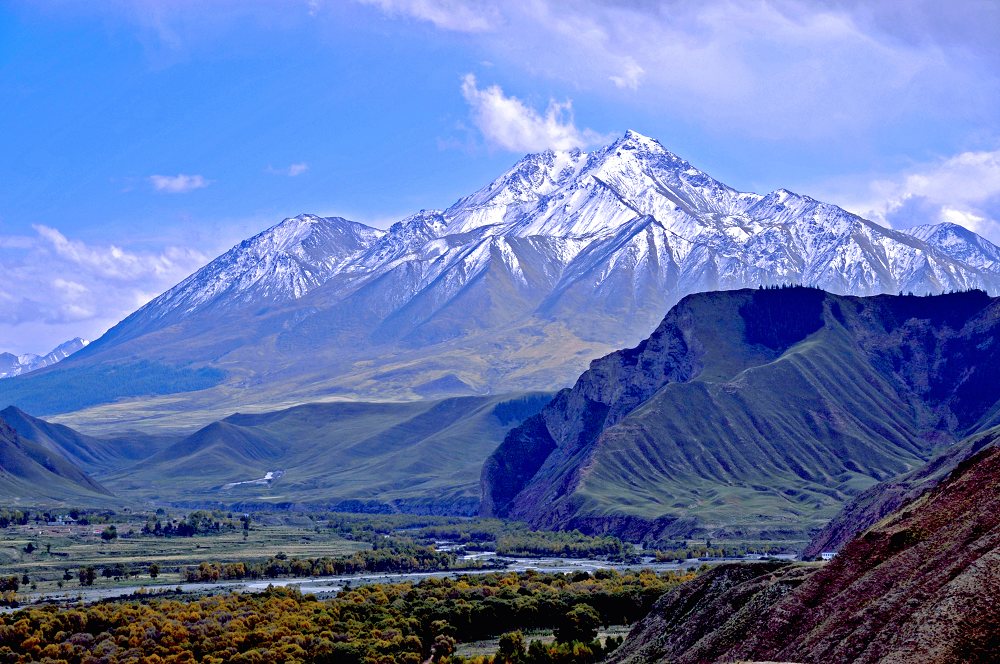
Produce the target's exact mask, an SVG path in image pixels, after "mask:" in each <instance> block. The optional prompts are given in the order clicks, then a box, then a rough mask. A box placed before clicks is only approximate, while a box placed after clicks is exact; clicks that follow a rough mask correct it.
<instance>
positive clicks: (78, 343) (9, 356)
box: [0, 337, 90, 378]
mask: <svg viewBox="0 0 1000 664" xmlns="http://www.w3.org/2000/svg"><path fill="white" fill-rule="evenodd" d="M88 343H90V342H89V341H87V340H86V339H81V338H80V337H76V338H74V339H70V340H69V341H67V342H65V343H61V344H59V345H58V346H56V347H55V348H54V349H52V350H51V351H50V352H48V353H46V354H45V355H35V354H33V353H25V354H23V355H14V354H13V353H0V378H12V377H14V376H20V375H21V374H26V373H28V372H29V371H35V370H37V369H42V368H44V367H47V366H50V365H53V364H55V363H56V362H59V361H61V360H65V359H66V358H67V357H69V356H70V355H72V354H73V353H75V352H76V351H78V350H80V349H81V348H83V347H84V346H86V345H87V344H88Z"/></svg>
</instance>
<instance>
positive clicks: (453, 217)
mask: <svg viewBox="0 0 1000 664" xmlns="http://www.w3.org/2000/svg"><path fill="white" fill-rule="evenodd" d="M998 258H1000V248H997V247H996V246H994V245H992V244H990V243H989V242H987V241H986V240H984V239H983V238H981V237H979V236H977V235H975V234H974V233H971V232H970V231H967V230H965V229H962V228H960V227H953V226H950V225H942V226H933V227H922V228H917V229H913V230H911V231H907V232H904V231H897V230H892V229H888V228H884V227H882V226H879V225H878V224H875V223H873V222H871V221H868V220H866V219H862V218H860V217H858V216H856V215H853V214H850V213H848V212H846V211H845V210H843V209H841V208H839V207H837V206H835V205H830V204H827V203H823V202H820V201H817V200H814V199H812V198H809V197H807V196H802V195H799V194H796V193H793V192H790V191H787V190H784V189H780V190H778V191H774V192H771V193H769V194H766V195H761V194H754V193H745V192H739V191H736V190H735V189H732V188H731V187H728V186H726V185H725V184H723V183H721V182H719V181H717V180H715V179H713V178H712V177H711V176H709V175H707V174H706V173H704V172H702V171H700V170H698V169H697V168H695V167H694V166H692V165H691V164H690V163H689V162H687V161H685V160H684V159H682V158H680V157H678V156H676V155H674V154H672V153H670V152H669V151H668V150H666V149H665V148H664V147H663V146H662V145H660V143H659V142H657V141H656V140H654V139H651V138H648V137H646V136H642V135H641V134H638V133H636V132H633V131H629V132H627V133H626V134H625V135H624V136H622V137H621V138H619V139H618V140H616V141H615V142H613V143H612V144H610V145H608V146H605V147H603V148H600V149H597V150H594V151H592V152H583V151H580V150H570V151H558V152H553V151H546V152H542V153H538V154H530V155H527V156H525V157H524V158H523V159H521V160H520V161H518V162H517V163H516V164H515V165H514V166H513V167H512V168H511V169H510V170H508V171H507V172H506V173H504V174H502V175H501V176H500V177H499V178H497V179H496V180H494V181H493V182H491V183H489V184H488V185H487V186H485V187H483V188H482V189H480V190H479V191H477V192H474V193H472V194H471V195H469V196H466V197H465V198H462V199H460V200H459V201H457V202H456V203H455V204H454V205H452V206H451V207H449V208H448V209H446V210H421V211H420V212H418V213H416V214H414V215H412V216H410V217H408V218H406V219H403V220H401V221H400V222H398V223H396V224H394V225H392V226H391V227H390V228H389V229H388V230H386V231H382V230H377V229H374V228H369V227H367V226H364V225H362V224H357V223H354V222H350V221H347V220H344V219H339V218H322V217H316V216H312V215H301V216H299V217H294V218H291V219H286V220H285V221H283V222H281V223H279V224H277V225H276V226H274V227H272V228H270V229H268V230H266V231H264V232H262V233H260V234H259V235H257V236H255V237H253V238H251V239H249V240H246V241H244V242H242V243H240V244H239V245H237V246H236V247H234V248H233V249H231V250H230V251H228V252H227V253H225V254H224V255H222V256H220V257H219V258H217V259H216V260H214V261H212V262H211V263H209V264H208V265H206V266H205V267H204V268H202V269H201V270H199V271H198V272H196V273H195V274H193V275H191V276H190V277H189V278H187V279H186V280H184V281H183V282H181V283H180V284H178V285H177V286H176V287H174V288H172V289H171V290H169V291H167V292H166V293H164V294H163V295H161V296H160V297H158V298H156V299H154V300H153V301H151V302H150V303H149V304H147V305H146V306H144V307H143V308H141V309H140V310H138V311H137V312H135V313H134V314H132V315H131V316H129V317H128V318H126V319H125V320H124V321H122V322H121V323H120V324H119V325H117V326H116V327H115V328H113V329H112V330H111V331H109V332H108V333H107V334H106V335H105V336H104V337H102V338H101V339H99V340H98V341H97V342H95V343H94V344H92V345H91V346H90V347H88V348H87V349H86V351H85V352H83V353H81V354H79V355H77V356H76V357H74V358H73V360H72V361H71V362H70V363H68V364H65V363H64V365H63V366H62V367H61V370H62V371H67V370H70V369H71V368H73V369H76V368H79V369H83V368H84V367H92V368H93V367H98V366H99V367H103V369H102V370H103V371H115V372H118V373H116V374H115V375H116V376H118V375H119V374H121V372H122V371H124V372H125V373H128V372H129V371H133V370H132V369H127V370H126V369H122V368H121V367H122V365H123V363H132V364H135V366H140V365H141V366H142V371H143V376H144V379H143V380H144V383H143V384H144V385H148V387H143V388H142V389H143V390H146V391H147V392H148V391H152V392H154V393H156V392H161V393H168V392H178V391H179V390H181V389H188V390H191V389H196V388H197V389H198V390H200V391H199V392H198V393H197V394H192V395H191V397H190V398H191V399H193V400H195V401H197V403H198V404H199V405H201V404H209V403H211V404H219V405H220V408H222V407H223V405H224V406H225V408H229V409H231V408H233V407H236V406H239V405H240V404H241V403H243V400H244V399H246V398H248V397H247V396H244V395H245V393H244V392H242V391H239V390H236V391H234V390H232V389H231V388H233V387H238V386H247V385H253V386H254V395H253V398H254V403H256V404H261V403H269V402H270V403H277V402H282V403H288V402H289V400H291V401H302V400H311V399H316V398H323V397H330V396H337V397H342V398H393V399H412V398H418V397H426V396H435V397H437V396H448V395H454V394H462V393H465V394H468V393H486V392H499V391H512V390H522V389H525V390H527V389H551V388H553V387H557V386H561V385H566V384H569V383H570V382H571V381H572V380H573V379H574V378H575V376H576V375H578V374H579V373H580V372H581V371H582V370H583V369H584V368H585V367H586V364H587V362H588V361H589V360H590V359H591V358H593V357H597V356H600V355H603V354H605V353H607V352H610V351H611V350H613V349H615V348H620V347H625V346H630V345H634V344H635V343H637V342H638V341H639V340H641V339H643V338H645V337H646V336H647V335H648V334H649V332H650V331H651V330H652V329H653V328H654V327H655V326H656V324H657V323H658V322H659V320H660V319H661V318H662V317H663V315H664V313H665V312H666V311H667V310H668V309H669V308H670V307H671V306H673V305H674V304H676V303H677V302H678V301H679V300H680V299H681V298H682V297H684V296H685V295H688V294H690V293H694V292H699V291H708V290H726V289H735V288H743V287H748V286H749V287H757V286H759V285H770V284H781V283H804V284H808V285H813V286H817V287H820V288H823V289H825V290H828V291H831V292H834V293H841V294H851V295H872V294H878V293H897V292H900V291H904V292H909V291H912V292H914V293H917V294H923V293H939V292H943V291H950V290H962V289H968V288H981V289H983V290H986V291H987V292H989V293H991V294H998V293H1000V260H998ZM205 369H211V370H212V373H204V371H203V370H205ZM136 370H138V369H136ZM151 371H152V373H151ZM192 371H201V373H198V374H197V375H196V376H195V375H193V374H190V372H192ZM178 372H180V373H178ZM185 372H187V373H185ZM58 373H59V372H58V371H57V370H56V369H50V370H48V371H46V372H43V373H42V374H39V375H36V378H35V380H36V381H42V382H39V383H37V385H38V387H36V388H29V386H28V383H27V381H23V382H18V381H15V382H14V383H11V384H10V385H9V386H7V385H4V386H3V388H4V389H0V402H8V403H9V402H15V401H18V400H20V401H21V402H22V403H21V404H20V405H22V406H26V407H30V406H32V405H34V406H36V407H35V411H36V412H40V413H45V412H49V413H51V412H57V411H60V410H63V411H65V410H69V409H75V408H77V407H78V406H79V405H80V404H79V403H78V402H77V403H74V404H73V405H72V406H70V405H68V404H66V403H60V400H59V398H58V393H59V383H60V379H58V378H57V377H56V376H57V374H58ZM160 373H162V374H163V375H164V376H167V378H164V380H162V381H160V382H161V383H162V385H159V384H154V383H156V381H152V380H151V379H149V378H148V377H149V376H150V375H159V374H160ZM101 382H102V384H103V383H107V382H109V381H101ZM115 382H119V383H121V382H123V379H121V378H116V379H115ZM124 382H126V383H128V384H130V385H133V386H134V385H135V384H136V383H135V381H131V382H129V381H124ZM43 383H44V384H45V386H46V389H45V390H44V391H43V390H42V389H41V386H42V384H43ZM216 383H219V385H217V386H215V387H213V386H212V385H215V384H216ZM203 388H207V391H205V389H203ZM109 389H111V388H110V387H105V388H102V389H99V390H97V391H96V392H94V393H93V394H92V395H90V396H89V397H88V398H90V399H91V400H93V402H94V403H98V402H101V401H106V400H110V399H113V398H117V397H122V396H138V395H139V393H140V391H139V388H134V389H132V392H131V393H122V392H121V391H120V390H119V391H118V393H116V394H111V393H109ZM111 391H112V392H113V391H114V390H111ZM53 394H54V395H55V396H51V395H53ZM33 395H34V396H33ZM45 395H50V396H45ZM171 403H173V404H184V407H187V408H190V407H191V405H192V403H191V402H188V403H185V402H184V400H178V399H171ZM0 405H2V403H0ZM178 407H179V406H178Z"/></svg>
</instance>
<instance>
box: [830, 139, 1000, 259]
mask: <svg viewBox="0 0 1000 664" xmlns="http://www.w3.org/2000/svg"><path fill="white" fill-rule="evenodd" d="M859 189H860V191H861V192H862V193H861V194H860V195H859V196H858V197H856V198H855V200H853V201H850V202H847V203H842V204H843V205H844V207H845V208H847V209H849V210H851V211H852V212H855V213H856V214H859V215H861V216H863V217H867V218H869V219H873V220H875V221H878V222H880V223H883V224H886V225H889V226H892V227H894V228H910V227H912V226H918V225H921V224H937V223H942V222H950V223H955V224H959V225H961V226H965V227H966V228H968V229H969V230H972V231H975V232H976V233H979V234H980V235H983V236H984V237H986V238H987V239H990V240H991V241H993V242H1000V150H995V151H980V152H963V153H961V154H957V155H954V156H952V157H948V158H944V159H940V160H938V161H935V162H932V163H928V164H922V165H920V166H916V167H913V168H911V169H908V170H907V171H906V172H903V173H899V174H897V175H895V176H893V177H883V178H878V179H876V180H874V181H873V182H871V183H870V184H868V185H867V187H864V186H862V187H859Z"/></svg>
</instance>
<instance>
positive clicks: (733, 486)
mask: <svg viewBox="0 0 1000 664" xmlns="http://www.w3.org/2000/svg"><path fill="white" fill-rule="evenodd" d="M998 331H1000V300H995V299H992V298H990V297H989V296H987V295H986V294H985V293H982V292H979V291H971V292H964V293H956V294H950V295H942V296H934V297H913V296H876V297H866V298H863V297H845V296H837V295H832V294H829V293H826V292H824V291H821V290H817V289H810V288H781V289H758V290H742V291H730V292H715V293H702V294H698V295H693V296H689V297H687V298H685V299H684V300H683V301H681V302H680V303H679V304H678V305H677V306H675V307H674V308H673V309H671V311H670V312H669V313H668V315H667V316H666V318H664V320H663V322H662V323H661V324H660V325H659V327H658V328H657V329H656V331H655V332H654V333H653V334H652V335H651V336H650V337H649V338H648V339H647V340H645V341H643V342H642V343H641V344H640V345H639V346H637V347H635V348H631V349H627V350H622V351H619V352H616V353H612V354H611V355H608V356H606V357H604V358H601V359H599V360H596V361H594V362H593V363H592V364H591V367H590V369H589V370H588V371H587V372H586V373H584V374H583V375H582V376H581V377H580V378H579V379H578V380H577V382H576V384H575V386H574V387H573V388H572V389H567V390H563V391H562V392H560V393H559V394H558V395H557V396H556V397H555V398H554V399H553V401H552V402H551V403H550V404H549V405H548V406H546V408H545V409H544V410H543V411H542V412H541V413H540V414H539V415H537V416H536V417H534V418H531V419H529V420H527V421H526V422H525V423H524V424H523V425H521V426H520V427H518V428H517V429H514V430H513V431H511V432H510V433H509V434H508V436H507V437H506V439H505V441H504V443H503V445H501V446H500V447H499V448H498V449H497V451H496V452H495V453H494V454H493V455H491V457H490V459H489V460H488V461H487V463H486V465H485V466H484V468H483V474H482V486H483V512H484V513H485V514H487V515H496V516H503V517H509V518H515V519H523V520H527V521H529V522H530V523H531V524H532V525H534V526H536V527H544V528H579V529H581V530H583V531H585V532H590V533H595V532H611V533H613V534H617V535H621V536H625V537H633V538H635V537H642V536H646V537H650V538H657V537H690V536H717V537H724V536H733V535H743V536H747V535H751V536H763V537H772V538H773V537H780V536H798V537H802V536H804V535H805V534H806V533H808V532H809V531H810V530H811V529H818V528H820V527H821V526H822V525H823V524H824V523H825V522H826V521H827V520H829V519H830V517H831V516H833V515H834V513H836V512H837V510H838V509H839V508H840V507H841V506H842V505H843V504H844V503H845V502H847V501H848V500H850V499H851V498H853V497H854V496H855V495H857V494H858V493H859V492H861V491H863V490H864V489H866V488H868V487H870V486H871V485H873V484H875V483H876V482H879V481H882V480H886V479H889V478H892V477H895V476H897V475H899V474H901V473H904V472H906V471H908V470H910V469H912V468H914V467H916V466H919V465H922V464H923V462H924V461H926V460H927V459H928V458H929V457H930V456H931V455H932V454H933V453H934V451H935V450H936V449H938V448H940V447H942V446H944V445H947V444H950V443H953V442H955V441H957V440H959V439H962V438H964V437H966V436H969V435H973V434H975V433H977V432H979V431H982V430H985V429H986V428H988V427H989V426H991V425H992V423H993V420H994V419H995V418H996V417H997V403H998V400H1000V380H998V375H997V369H996V367H998V366H1000V343H998V341H997V332H998Z"/></svg>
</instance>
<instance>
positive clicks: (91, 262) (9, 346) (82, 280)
mask: <svg viewBox="0 0 1000 664" xmlns="http://www.w3.org/2000/svg"><path fill="white" fill-rule="evenodd" d="M34 229H35V232H36V235H34V236H28V237H24V236H18V237H16V238H15V240H16V241H14V242H8V240H9V239H10V237H9V236H8V237H4V236H0V249H3V251H2V253H0V268H2V269H0V351H4V350H9V351H13V352H19V353H20V352H27V351H30V352H39V353H44V352H48V351H49V350H51V349H52V348H54V347H55V346H56V345H58V344H59V343H61V342H63V341H65V340H66V339H70V338H72V337H75V336H82V337H86V338H90V339H93V338H96V337H97V336H99V335H100V334H102V333H103V332H104V331H105V330H107V329H108V328H109V327H111V326H112V325H114V324H115V323H117V322H118V321H119V320H121V319H122V318H124V317H125V316H127V315H128V314H129V313H131V312H132V311H133V310H134V309H135V308H136V307H138V306H141V305H142V304H144V303H145V302H147V301H149V300H150V299H151V298H152V297H154V296H155V295H156V294H158V293H161V292H163V291H164V290H166V289H167V288H169V287H171V286H173V285H174V284H175V283H177V282H179V281H180V280H181V279H183V278H184V277H186V276H187V275H189V274H190V273H191V272H193V271H194V270H196V269H198V268H199V267H201V266H202V265H204V264H205V263H206V262H207V261H208V259H209V258H210V257H209V256H207V255H206V254H204V253H202V252H199V251H196V250H193V249H188V248H184V247H177V246H168V247H164V248H160V249H157V250H131V249H128V248H124V247H120V246H117V245H114V244H90V243H87V242H84V241H82V240H79V239H75V238H69V237H67V236H66V235H65V234H64V233H63V232H61V231H60V230H58V229H56V228H52V227H50V226H43V225H36V226H35V227H34ZM25 240H29V241H25Z"/></svg>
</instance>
